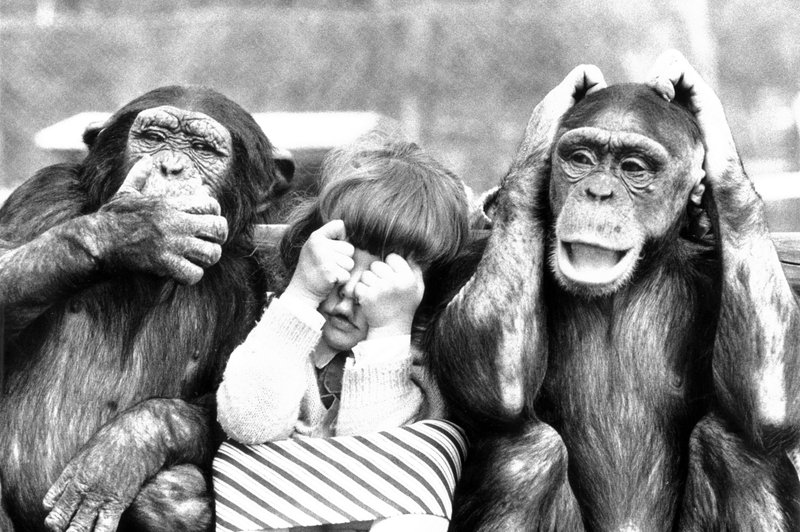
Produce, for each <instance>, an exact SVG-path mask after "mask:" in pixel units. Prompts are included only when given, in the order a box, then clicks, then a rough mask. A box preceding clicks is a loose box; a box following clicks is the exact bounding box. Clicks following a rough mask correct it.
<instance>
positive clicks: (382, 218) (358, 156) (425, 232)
mask: <svg viewBox="0 0 800 532" xmlns="http://www.w3.org/2000/svg"><path fill="white" fill-rule="evenodd" d="M467 213H468V205H467V197H466V191H465V188H464V184H463V182H462V181H461V179H459V178H458V177H457V176H456V175H455V174H453V173H452V172H450V171H449V170H448V169H447V168H445V167H444V166H443V165H442V164H440V163H439V162H438V161H436V160H435V159H434V158H432V157H431V156H429V155H428V154H426V153H425V152H424V151H422V150H421V149H420V148H419V146H417V145H416V144H414V143H413V142H402V141H393V142H389V141H382V142H380V143H379V144H375V141H374V140H371V141H370V142H369V143H367V142H365V141H362V142H360V143H357V144H354V145H351V146H348V147H346V148H343V149H338V150H334V151H332V152H331V153H329V154H328V156H327V157H326V158H325V162H324V163H323V168H322V183H321V189H320V193H319V195H318V196H317V197H316V198H313V199H312V200H310V202H308V203H307V204H305V205H302V206H300V207H299V208H298V209H297V210H295V211H294V213H293V216H292V217H291V219H290V225H289V230H288V231H287V234H286V235H285V236H284V239H283V242H282V243H281V254H282V257H283V260H284V264H285V266H286V267H287V268H288V269H290V270H293V269H294V267H295V266H296V265H297V260H298V258H299V255H300V249H301V248H302V246H303V244H304V243H305V241H306V240H307V239H308V237H309V235H310V234H311V233H312V232H313V231H315V230H317V229H319V228H320V227H322V226H323V225H324V224H326V223H327V222H329V221H331V220H335V219H341V220H343V221H344V225H345V229H346V231H347V240H348V241H349V242H350V243H351V244H353V245H354V246H355V247H357V248H360V249H364V250H366V251H369V252H370V253H372V254H373V255H377V256H379V257H381V258H385V257H386V255H388V254H389V253H397V254H398V255H400V256H402V257H405V258H410V259H413V260H414V261H415V262H416V263H417V264H419V265H420V267H421V268H422V269H423V271H428V270H429V269H430V268H435V267H437V266H439V265H441V264H443V263H447V262H449V261H451V260H452V259H453V258H454V257H455V256H456V254H457V253H458V251H459V250H460V249H461V245H462V242H463V241H464V240H465V239H466V238H467V234H468V230H469V228H468V214H467Z"/></svg>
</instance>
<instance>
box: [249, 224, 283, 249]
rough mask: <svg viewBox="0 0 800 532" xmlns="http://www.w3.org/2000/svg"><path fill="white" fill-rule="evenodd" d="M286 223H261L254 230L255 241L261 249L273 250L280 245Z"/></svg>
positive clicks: (257, 247)
mask: <svg viewBox="0 0 800 532" xmlns="http://www.w3.org/2000/svg"><path fill="white" fill-rule="evenodd" d="M287 227H289V226H288V225H286V224H259V225H256V228H255V231H253V241H254V242H255V245H256V249H258V250H259V251H273V250H276V249H278V246H280V243H281V238H283V234H284V233H285V232H286V228H287Z"/></svg>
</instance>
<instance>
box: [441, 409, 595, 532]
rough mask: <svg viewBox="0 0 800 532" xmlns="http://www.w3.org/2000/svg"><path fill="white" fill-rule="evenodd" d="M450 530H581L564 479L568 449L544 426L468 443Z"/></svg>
mask: <svg viewBox="0 0 800 532" xmlns="http://www.w3.org/2000/svg"><path fill="white" fill-rule="evenodd" d="M450 530H454V531H458V532H463V531H469V530H481V531H486V532H488V531H497V532H501V531H508V530H542V531H548V530H563V531H579V530H583V521H582V518H581V514H580V510H579V509H578V504H577V502H576V501H575V497H574V495H573V494H572V489H571V488H570V486H569V481H568V479H567V449H566V447H564V443H563V441H562V440H561V436H559V434H558V433H557V432H556V431H555V429H553V428H552V427H550V426H549V425H546V424H544V423H537V424H535V425H533V426H532V427H529V428H527V429H526V430H525V431H524V432H523V433H521V434H503V435H493V436H487V437H484V438H482V439H481V440H479V441H474V442H472V446H471V447H470V454H469V457H468V458H467V462H466V464H465V469H464V473H463V475H462V477H461V481H460V482H459V484H458V486H457V488H456V495H455V500H454V502H453V519H452V521H451V524H450Z"/></svg>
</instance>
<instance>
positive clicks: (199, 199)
mask: <svg viewBox="0 0 800 532" xmlns="http://www.w3.org/2000/svg"><path fill="white" fill-rule="evenodd" d="M164 201H165V202H166V204H167V205H169V206H170V207H172V208H173V209H176V210H179V211H182V212H185V213H188V214H213V215H216V216H219V215H220V213H221V212H222V210H221V208H220V206H219V202H218V201H217V200H216V199H214V198H213V197H211V196H210V195H208V194H185V195H180V196H173V197H169V198H164Z"/></svg>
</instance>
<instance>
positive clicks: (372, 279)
mask: <svg viewBox="0 0 800 532" xmlns="http://www.w3.org/2000/svg"><path fill="white" fill-rule="evenodd" d="M358 282H359V283H360V284H363V285H365V286H367V287H371V286H377V285H378V284H379V283H380V278H379V277H378V276H377V275H375V273H374V272H371V271H370V270H366V271H364V272H362V273H361V277H360V278H359V280H358Z"/></svg>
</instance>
